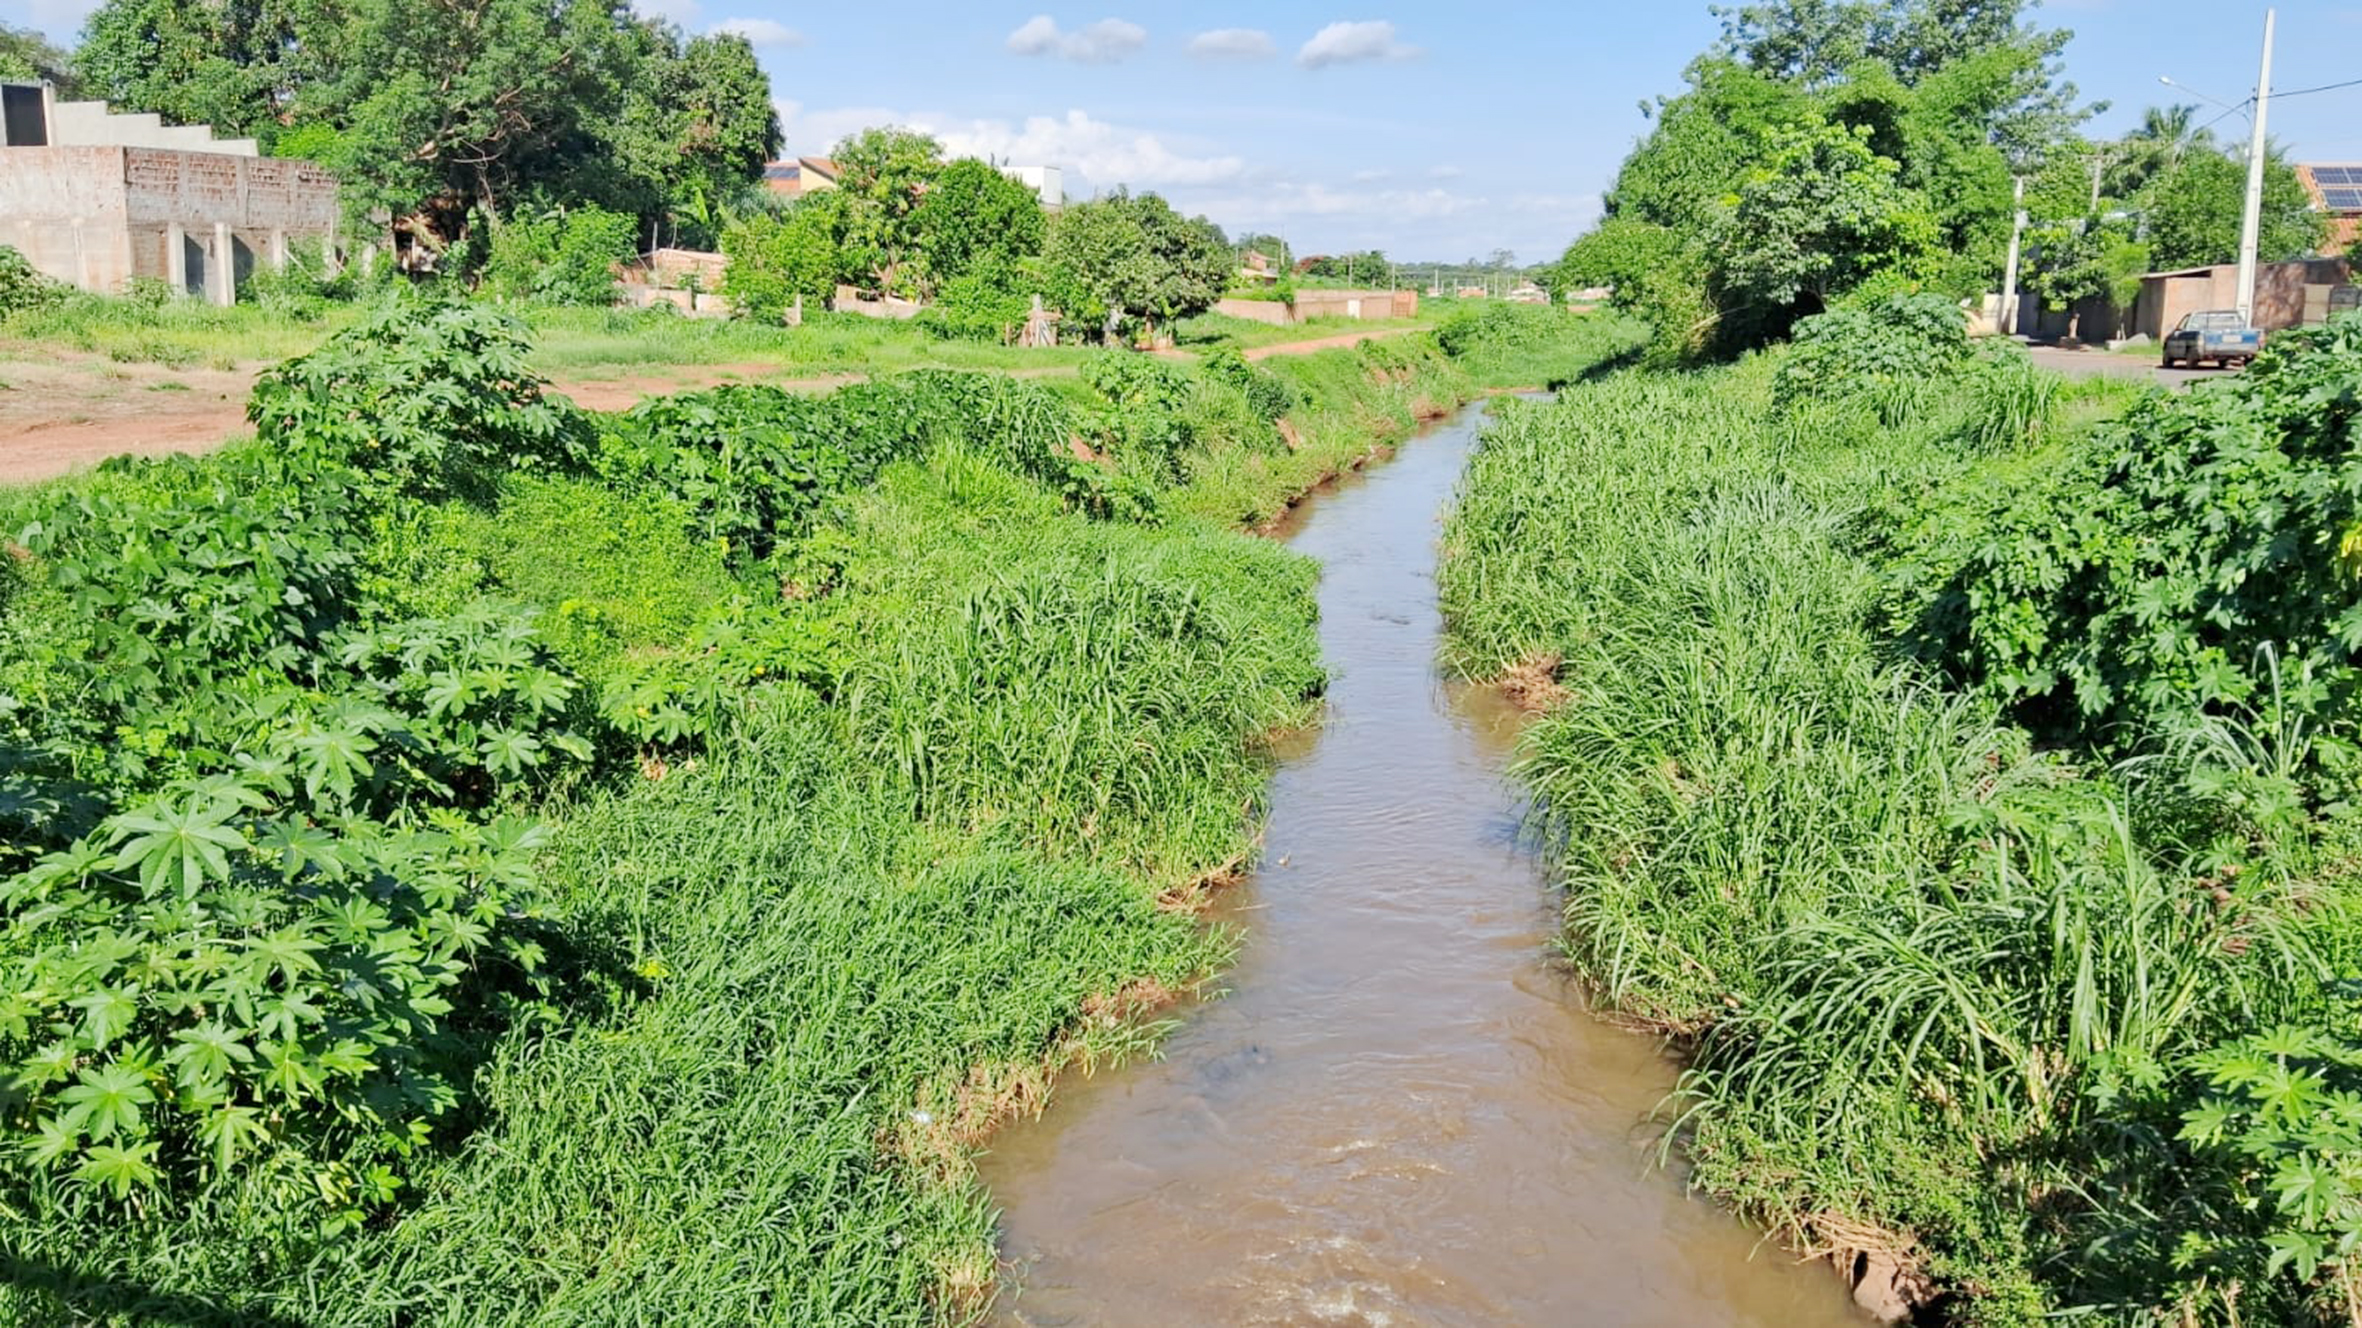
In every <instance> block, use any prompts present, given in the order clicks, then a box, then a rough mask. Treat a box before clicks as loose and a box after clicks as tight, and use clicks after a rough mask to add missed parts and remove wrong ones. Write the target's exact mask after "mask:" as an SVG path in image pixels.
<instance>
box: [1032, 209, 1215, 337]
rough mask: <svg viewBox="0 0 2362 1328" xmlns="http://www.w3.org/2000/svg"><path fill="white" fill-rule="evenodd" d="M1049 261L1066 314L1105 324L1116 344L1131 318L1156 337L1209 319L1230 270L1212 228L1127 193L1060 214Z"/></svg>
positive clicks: (1106, 332) (1104, 334)
mask: <svg viewBox="0 0 2362 1328" xmlns="http://www.w3.org/2000/svg"><path fill="white" fill-rule="evenodd" d="M1043 259H1044V263H1045V265H1046V267H1047V268H1048V271H1049V276H1050V280H1051V282H1052V288H1053V290H1054V292H1055V293H1056V294H1057V296H1058V298H1059V301H1060V305H1061V307H1062V309H1063V310H1064V312H1065V313H1066V314H1067V316H1068V317H1070V318H1084V319H1094V320H1097V321H1098V322H1099V324H1100V338H1101V340H1113V339H1114V338H1115V336H1116V334H1117V333H1118V332H1119V331H1121V330H1122V327H1123V323H1124V320H1125V319H1126V318H1130V317H1139V318H1141V319H1143V320H1145V321H1146V322H1147V324H1148V328H1149V332H1150V335H1151V336H1153V335H1154V334H1155V330H1156V326H1157V324H1158V323H1159V322H1160V321H1162V322H1167V323H1169V322H1171V321H1173V320H1174V319H1178V318H1186V317H1189V316H1190V315H1192V314H1198V313H1203V312H1205V311H1206V310H1207V309H1210V308H1212V307H1213V304H1214V301H1216V300H1218V299H1220V298H1221V297H1222V288H1223V286H1224V284H1225V282H1226V281H1227V279H1228V276H1229V269H1230V250H1229V246H1227V245H1226V244H1224V243H1223V240H1222V233H1221V231H1219V230H1217V229H1216V228H1215V226H1214V224H1213V223H1212V222H1210V221H1207V220H1206V219H1205V218H1203V217H1183V216H1181V215H1180V214H1179V213H1177V212H1175V211H1173V208H1172V205H1171V204H1169V203H1167V202H1165V200H1164V199H1162V198H1160V197H1158V196H1157V195H1155V194H1132V193H1128V192H1126V191H1124V190H1121V189H1118V190H1117V191H1116V192H1115V193H1113V194H1110V195H1108V196H1107V197H1105V198H1100V199H1096V200H1094V201H1092V202H1088V203H1078V204H1076V205H1074V206H1072V207H1069V208H1067V209H1066V210H1065V211H1064V212H1062V213H1060V214H1059V215H1058V219H1057V221H1056V222H1055V223H1054V224H1052V226H1051V227H1050V238H1049V244H1048V247H1047V249H1046V250H1045V252H1044V255H1043Z"/></svg>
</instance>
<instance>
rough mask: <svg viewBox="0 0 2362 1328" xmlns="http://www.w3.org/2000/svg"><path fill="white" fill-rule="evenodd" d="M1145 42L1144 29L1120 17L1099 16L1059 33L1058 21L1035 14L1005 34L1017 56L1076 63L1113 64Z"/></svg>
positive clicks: (1146, 31)
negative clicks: (1076, 27)
mask: <svg viewBox="0 0 2362 1328" xmlns="http://www.w3.org/2000/svg"><path fill="white" fill-rule="evenodd" d="M1147 44H1148V29H1146V28H1143V27H1141V26H1140V25H1139V24H1137V23H1127V22H1125V21H1124V20H1122V19H1120V18H1103V19H1101V20H1099V21H1098V22H1096V23H1093V24H1091V25H1089V26H1088V27H1084V28H1078V29H1076V30H1075V31H1073V32H1062V31H1060V30H1059V28H1058V21H1057V20H1056V19H1053V18H1051V17H1050V16H1049V15H1048V14H1037V15H1035V16H1034V17H1032V18H1030V19H1028V20H1026V22H1025V24H1024V26H1022V27H1020V28H1018V29H1017V30H1016V31H1015V32H1012V33H1010V34H1009V43H1008V45H1009V49H1010V50H1011V51H1014V52H1016V53H1017V54H1018V55H1054V56H1056V57H1058V58H1059V59H1061V60H1072V61H1074V62H1075V63H1077V64H1086V65H1107V64H1114V63H1115V62H1116V61H1118V60H1121V59H1123V58H1124V57H1125V56H1127V55H1130V54H1132V53H1133V52H1134V51H1137V50H1139V49H1140V48H1141V47H1143V46H1145V45H1147Z"/></svg>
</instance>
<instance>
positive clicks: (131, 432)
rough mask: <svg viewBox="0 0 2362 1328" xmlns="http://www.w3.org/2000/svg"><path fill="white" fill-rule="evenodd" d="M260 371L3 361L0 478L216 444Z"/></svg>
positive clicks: (583, 392)
mask: <svg viewBox="0 0 2362 1328" xmlns="http://www.w3.org/2000/svg"><path fill="white" fill-rule="evenodd" d="M259 374H260V367H259V366H257V367H254V368H242V369H231V370H223V369H174V368H170V367H168V366H165V365H161V364H115V363H112V362H110V361H108V360H106V359H104V358H102V357H100V356H96V355H87V354H76V353H72V352H61V353H59V354H58V355H56V356H55V357H54V358H52V359H48V360H43V361H32V360H7V361H0V484H30V483H35V482H38V481H41V480H45V479H54V478H56V477H57V476H60V475H66V474H70V473H72V472H73V471H75V470H78V469H81V468H82V467H84V466H91V465H96V464H97V463H98V462H100V461H103V460H105V459H106V458H108V457H111V456H120V455H123V454H125V453H130V454H132V455H135V456H160V455H162V454H164V453H167V452H209V451H212V450H213V449H214V448H216V447H219V446H221V445H222V444H223V443H226V442H228V441H230V440H231V439H233V438H236V437H238V436H240V435H242V434H244V433H245V432H246V399H247V397H248V396H249V395H250V394H251V393H252V392H253V391H254V380H255V379H256V377H257V376H259ZM860 377H861V375H859V374H822V375H816V376H806V377H795V378H787V377H781V376H780V374H779V367H778V366H777V365H773V364H706V365H686V366H680V367H677V368H668V369H658V370H651V371H641V372H635V373H631V374H622V375H610V376H606V377H599V378H589V379H582V380H577V381H560V382H557V383H553V384H552V385H551V390H553V391H556V392H561V393H564V394H565V395H566V396H569V397H572V398H573V399H574V401H575V403H576V404H578V405H581V406H584V407H586V408H588V409H591V410H621V409H623V408H624V407H626V406H630V405H632V404H634V403H635V402H637V401H639V400H640V399H641V398H642V397H646V396H652V395H659V394H663V393H667V392H684V391H693V390H695V389H698V388H702V387H712V386H715V385H716V384H719V383H730V382H750V381H761V382H769V383H773V384H775V385H777V386H779V387H784V388H787V389H788V390H790V391H810V392H824V391H827V390H828V389H830V388H832V387H838V386H841V385H843V384H845V383H850V382H857V381H859V379H860Z"/></svg>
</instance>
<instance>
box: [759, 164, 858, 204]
mask: <svg viewBox="0 0 2362 1328" xmlns="http://www.w3.org/2000/svg"><path fill="white" fill-rule="evenodd" d="M842 174H844V172H843V171H842V170H840V169H839V168H838V166H837V164H836V163H835V162H834V161H831V160H829V159H828V158H826V157H782V158H780V159H779V160H778V161H775V162H772V163H770V164H769V165H766V166H765V167H763V187H764V188H765V189H768V190H770V191H771V192H772V193H774V194H786V195H788V196H789V197H791V198H792V197H800V196H802V195H804V194H816V193H819V192H820V191H821V190H823V189H834V188H836V187H837V177H838V176H840V175H842Z"/></svg>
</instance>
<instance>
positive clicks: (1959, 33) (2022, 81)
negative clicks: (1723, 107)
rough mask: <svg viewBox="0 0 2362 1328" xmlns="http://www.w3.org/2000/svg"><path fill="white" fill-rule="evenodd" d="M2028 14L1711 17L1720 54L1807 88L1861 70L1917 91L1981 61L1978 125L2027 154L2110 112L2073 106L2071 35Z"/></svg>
mask: <svg viewBox="0 0 2362 1328" xmlns="http://www.w3.org/2000/svg"><path fill="white" fill-rule="evenodd" d="M2026 8H2027V0H1762V2H1761V3H1753V4H1743V5H1740V6H1738V7H1736V8H1720V9H1716V10H1714V11H1713V13H1714V15H1715V16H1716V17H1717V18H1719V19H1721V20H1722V29H1723V36H1722V41H1721V43H1720V45H1719V47H1718V48H1717V49H1718V51H1719V53H1720V54H1723V55H1725V56H1728V57H1730V58H1732V59H1735V60H1737V61H1739V62H1740V63H1742V64H1744V65H1746V66H1747V67H1748V68H1750V69H1753V70H1755V71H1756V72H1758V73H1760V74H1763V75H1765V76H1767V77H1769V78H1772V79H1776V80H1779V81H1781V82H1785V83H1791V84H1795V85H1799V86H1802V87H1805V88H1808V89H1815V90H1819V89H1826V88H1828V87H1830V86H1832V85H1834V84H1835V83H1837V82H1838V81H1839V80H1841V79H1844V78H1850V77H1855V76H1856V75H1857V74H1858V73H1859V71H1860V69H1861V67H1862V66H1864V65H1871V66H1877V67H1881V68H1883V69H1885V70H1886V71H1888V72H1889V73H1891V74H1892V75H1893V76H1894V78H1895V79H1896V80H1897V81H1899V82H1900V83H1901V84H1902V85H1903V86H1904V87H1907V88H1916V87H1918V86H1919V85H1920V84H1922V83H1924V82H1926V81H1928V80H1929V79H1931V78H1934V77H1935V76H1937V75H1939V74H1943V73H1948V72H1955V71H1957V70H1959V68H1960V67H1961V66H1962V65H1964V64H1970V63H1979V64H1981V65H1982V70H1981V71H1980V72H1981V73H1982V74H1983V75H1984V78H1983V79H1981V80H1980V81H1982V82H1984V83H1985V85H1986V92H1987V94H1988V95H1987V96H1986V97H1985V98H1984V99H1983V100H1984V103H1985V104H1984V105H1983V106H1981V107H1978V108H1976V119H1975V122H1974V127H1975V129H1976V131H1977V132H1979V133H1982V134H1984V135H1985V136H1987V138H1988V139H1989V140H1990V141H1992V142H1993V143H1995V144H1996V145H1998V146H2001V147H2003V148H2005V149H2009V150H2012V151H2013V152H2023V151H2030V150H2032V149H2034V148H2036V147H2038V146H2039V145H2040V144H2041V143H2043V142H2045V141H2047V140H2048V139H2049V138H2050V137H2052V136H2054V135H2055V134H2057V133H2060V132H2063V131H2064V130H2066V129H2069V128H2072V127H2073V126H2074V125H2075V124H2077V123H2079V122H2080V121H2082V120H2083V119H2085V118H2087V117H2088V116H2089V115H2091V114H2092V113H2094V112H2096V111H2098V110H2100V109H2104V107H2100V106H2093V107H2085V108H2078V107H2076V105H2075V98H2076V92H2075V85H2074V84H2072V83H2067V82H2064V81H2062V80H2061V79H2060V78H2059V70H2060V62H2059V54H2060V52H2061V51H2063V50H2064V49H2065V48H2066V45H2067V42H2068V40H2069V39H2071V38H2072V37H2073V36H2074V34H2073V33H2071V32H2068V31H2066V30H2064V29H2052V30H2043V29H2039V28H2034V27H2031V26H2028V25H2026V24H2024V23H2022V22H2021V21H2020V15H2021V13H2022V12H2023V11H2024V10H2025V9H2026ZM1964 109H1966V108H1964Z"/></svg>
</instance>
